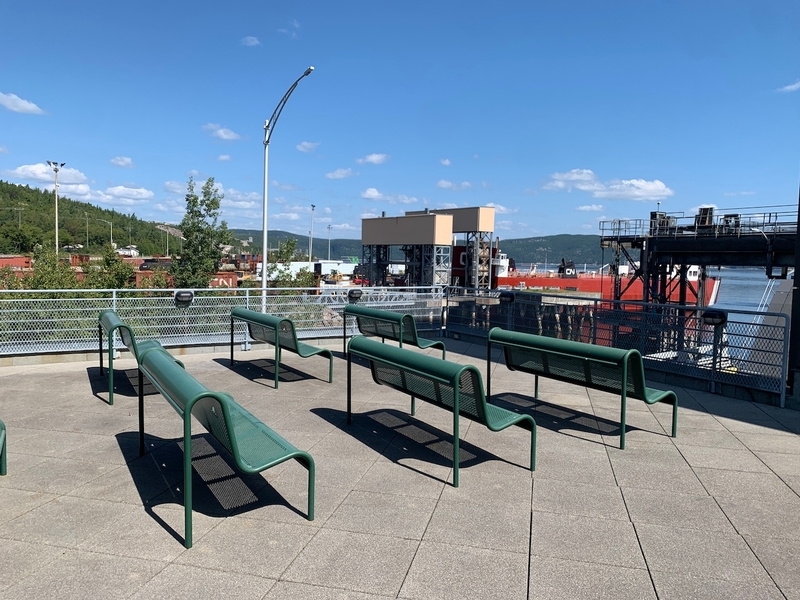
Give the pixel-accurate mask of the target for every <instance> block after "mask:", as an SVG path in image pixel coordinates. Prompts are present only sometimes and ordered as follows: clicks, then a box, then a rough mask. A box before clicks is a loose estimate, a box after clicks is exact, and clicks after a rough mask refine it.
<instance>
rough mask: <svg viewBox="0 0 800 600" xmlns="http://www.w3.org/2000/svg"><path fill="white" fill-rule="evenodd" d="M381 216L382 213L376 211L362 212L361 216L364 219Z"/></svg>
mask: <svg viewBox="0 0 800 600" xmlns="http://www.w3.org/2000/svg"><path fill="white" fill-rule="evenodd" d="M380 216H381V215H380V214H379V213H374V212H365V213H361V218H362V219H377V218H378V217H380Z"/></svg>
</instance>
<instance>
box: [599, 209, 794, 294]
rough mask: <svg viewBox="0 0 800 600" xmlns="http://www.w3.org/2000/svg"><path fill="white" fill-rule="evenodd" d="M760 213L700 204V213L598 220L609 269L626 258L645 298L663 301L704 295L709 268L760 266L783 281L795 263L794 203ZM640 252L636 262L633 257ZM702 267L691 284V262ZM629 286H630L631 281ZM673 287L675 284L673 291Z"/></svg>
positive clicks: (618, 289)
mask: <svg viewBox="0 0 800 600" xmlns="http://www.w3.org/2000/svg"><path fill="white" fill-rule="evenodd" d="M736 210H739V211H744V210H752V211H758V212H751V213H748V212H733V211H726V210H723V211H721V214H718V213H715V209H714V208H713V207H704V208H700V209H699V211H698V214H696V215H693V216H690V217H685V216H684V215H683V213H675V214H673V213H665V212H660V211H654V212H651V213H650V219H649V220H645V219H624V220H613V221H602V222H601V223H600V245H601V248H603V249H604V250H605V249H610V250H611V251H612V252H613V253H614V258H613V265H614V267H616V268H615V269H613V270H614V271H615V272H616V273H619V271H620V269H619V266H620V265H622V264H623V263H625V262H627V263H629V265H630V266H632V267H633V269H634V278H641V279H642V283H643V286H642V287H643V290H644V297H643V298H642V300H643V301H644V302H655V303H657V304H667V303H669V302H670V298H671V297H672V298H675V297H677V298H678V303H679V304H685V302H684V301H681V300H682V299H683V300H685V299H686V298H687V297H689V295H690V294H689V292H690V291H691V292H693V293H694V294H695V295H696V296H697V298H698V304H702V302H700V299H705V298H706V294H705V292H704V290H703V289H702V288H703V284H704V281H705V279H706V274H705V270H706V268H707V267H711V266H737V267H763V268H764V269H765V273H766V276H767V277H768V278H770V279H786V277H787V273H788V270H789V269H790V268H793V267H794V263H795V246H796V240H797V207H796V206H769V207H762V208H753V209H736ZM636 253H639V260H638V261H637V260H635V259H634V256H633V255H635V254H636ZM693 265H696V266H698V267H699V268H700V270H701V273H700V277H699V278H698V280H697V284H696V285H697V286H698V289H694V288H691V286H692V282H691V281H689V277H688V273H689V269H690V267H691V266H693ZM622 285H623V282H622V279H621V277H619V276H616V277H615V287H614V290H615V293H614V298H615V299H620V298H621V296H622V293H623V292H624V290H623V289H622ZM629 285H630V284H629ZM674 286H678V288H677V291H678V293H677V294H675V293H674V292H675V288H674Z"/></svg>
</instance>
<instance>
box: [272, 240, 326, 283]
mask: <svg viewBox="0 0 800 600" xmlns="http://www.w3.org/2000/svg"><path fill="white" fill-rule="evenodd" d="M274 256H275V258H276V262H270V263H269V264H267V281H269V282H270V286H271V287H279V288H292V287H314V285H315V282H314V273H312V272H311V271H310V270H309V269H308V267H303V268H302V269H300V271H299V272H298V273H297V275H292V272H291V270H290V269H289V263H290V262H292V260H295V259H297V258H299V256H298V251H297V240H295V239H288V240H286V241H285V242H279V243H278V250H277V251H276V252H275V254H274Z"/></svg>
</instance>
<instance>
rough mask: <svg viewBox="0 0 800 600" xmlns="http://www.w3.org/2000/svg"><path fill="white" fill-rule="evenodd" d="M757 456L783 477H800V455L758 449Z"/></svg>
mask: <svg viewBox="0 0 800 600" xmlns="http://www.w3.org/2000/svg"><path fill="white" fill-rule="evenodd" d="M755 454H756V456H758V458H760V459H761V460H763V461H764V462H765V463H766V465H767V466H768V467H769V468H770V469H772V470H773V471H774V472H775V473H776V474H777V475H778V476H779V477H781V478H784V479H786V478H790V477H800V455H798V454H786V453H784V452H764V451H759V450H757V451H756V452H755Z"/></svg>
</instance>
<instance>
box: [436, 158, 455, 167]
mask: <svg viewBox="0 0 800 600" xmlns="http://www.w3.org/2000/svg"><path fill="white" fill-rule="evenodd" d="M439 162H440V163H442V164H443V165H444V166H445V167H449V166H450V165H451V164H452V163H451V162H450V159H449V158H443V159H442V160H440V161H439Z"/></svg>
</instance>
